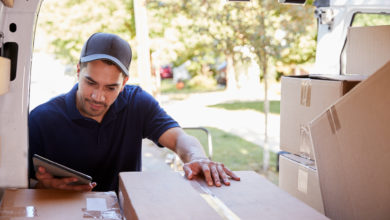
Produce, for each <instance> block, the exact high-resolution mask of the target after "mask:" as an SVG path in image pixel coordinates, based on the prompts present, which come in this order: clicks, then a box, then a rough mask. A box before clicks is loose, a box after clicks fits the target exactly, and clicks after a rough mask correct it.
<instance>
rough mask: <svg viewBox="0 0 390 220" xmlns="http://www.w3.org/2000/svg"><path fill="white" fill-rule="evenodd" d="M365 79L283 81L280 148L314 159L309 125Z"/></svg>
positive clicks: (325, 77) (324, 77)
mask: <svg viewBox="0 0 390 220" xmlns="http://www.w3.org/2000/svg"><path fill="white" fill-rule="evenodd" d="M366 77H367V76H362V75H359V76H356V75H354V76H347V75H340V76H336V75H309V76H289V77H283V78H282V91H281V93H282V97H281V103H280V149H281V150H283V151H287V152H290V153H293V154H297V155H300V156H302V157H305V158H310V159H312V160H314V154H313V149H312V146H311V142H310V138H309V136H310V135H309V128H308V123H309V122H310V121H311V120H312V119H314V117H315V116H317V115H318V114H320V113H321V112H322V111H324V110H325V109H326V108H327V107H329V106H330V105H331V104H333V103H334V102H335V101H336V100H337V99H339V98H340V97H342V96H343V95H344V94H345V93H347V92H348V91H349V90H350V89H351V88H353V87H354V86H355V85H356V84H357V83H359V82H360V81H361V80H363V79H364V78H366Z"/></svg>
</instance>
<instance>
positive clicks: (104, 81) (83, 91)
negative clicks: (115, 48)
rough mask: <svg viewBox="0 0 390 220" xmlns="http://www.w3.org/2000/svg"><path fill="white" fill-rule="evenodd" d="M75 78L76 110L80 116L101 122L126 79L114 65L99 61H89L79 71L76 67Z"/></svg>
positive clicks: (78, 67)
mask: <svg viewBox="0 0 390 220" xmlns="http://www.w3.org/2000/svg"><path fill="white" fill-rule="evenodd" d="M77 76H78V80H79V88H78V90H77V94H76V106H77V109H78V110H79V111H80V113H81V115H83V116H85V117H88V118H92V119H94V120H96V121H98V122H101V121H102V120H103V117H104V115H105V114H106V112H107V111H108V109H109V107H110V106H111V104H112V103H114V101H115V100H116V98H117V97H118V95H119V93H120V92H121V91H122V90H123V87H124V86H125V84H126V81H127V80H128V77H124V76H123V74H122V73H121V71H120V70H119V68H118V67H117V66H116V65H110V64H107V63H105V62H103V61H101V60H95V61H91V62H89V63H88V64H87V66H86V67H84V68H83V69H81V70H80V66H79V65H78V66H77Z"/></svg>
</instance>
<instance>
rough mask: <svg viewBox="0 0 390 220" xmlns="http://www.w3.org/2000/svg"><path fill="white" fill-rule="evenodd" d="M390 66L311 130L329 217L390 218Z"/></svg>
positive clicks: (327, 114) (340, 103)
mask: <svg viewBox="0 0 390 220" xmlns="http://www.w3.org/2000/svg"><path fill="white" fill-rule="evenodd" d="M389 109H390V62H389V63H387V64H386V65H385V66H383V67H382V68H380V69H379V70H378V71H377V72H376V73H374V74H373V75H371V76H370V77H369V78H368V79H366V80H365V81H363V82H361V83H360V84H359V85H357V86H356V87H355V88H354V89H352V91H350V92H349V93H348V94H347V95H345V96H344V97H342V98H341V99H340V100H338V101H337V102H336V103H335V104H334V105H332V106H331V107H329V108H328V109H327V110H326V111H325V112H324V113H322V114H321V115H320V116H319V117H317V118H316V119H315V120H313V121H312V122H311V124H310V131H311V138H312V143H313V146H314V150H315V156H316V164H317V169H318V175H319V179H320V187H321V192H322V198H323V200H324V208H325V214H326V215H327V216H328V217H330V218H331V219H389V217H390V208H389V207H390V190H389V189H390V175H389V167H390V111H389Z"/></svg>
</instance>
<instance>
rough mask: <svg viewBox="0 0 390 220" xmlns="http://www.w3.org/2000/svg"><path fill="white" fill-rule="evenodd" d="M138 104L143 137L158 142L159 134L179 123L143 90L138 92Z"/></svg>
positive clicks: (177, 125)
mask: <svg viewBox="0 0 390 220" xmlns="http://www.w3.org/2000/svg"><path fill="white" fill-rule="evenodd" d="M138 97H139V102H141V103H139V104H140V105H139V106H142V108H141V109H140V111H141V112H142V114H141V115H143V119H142V120H143V138H148V139H150V140H152V141H153V142H154V143H156V144H157V145H158V146H160V147H162V146H161V145H160V144H159V143H158V139H159V138H160V136H161V135H162V134H163V133H164V132H165V131H167V130H168V129H170V128H173V127H179V124H178V123H177V122H176V121H175V120H174V119H173V118H172V117H171V116H169V115H168V114H167V113H166V112H165V111H164V109H163V108H161V107H160V105H159V103H158V102H157V100H156V99H154V98H153V97H152V96H151V95H150V94H148V93H147V92H145V91H141V92H140V93H139V96H138Z"/></svg>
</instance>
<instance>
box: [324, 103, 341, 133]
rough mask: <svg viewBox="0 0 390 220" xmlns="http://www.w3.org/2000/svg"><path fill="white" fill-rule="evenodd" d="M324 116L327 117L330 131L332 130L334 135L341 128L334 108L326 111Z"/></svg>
mask: <svg viewBox="0 0 390 220" xmlns="http://www.w3.org/2000/svg"><path fill="white" fill-rule="evenodd" d="M326 115H327V117H328V121H329V124H330V129H331V130H332V133H333V134H335V133H336V132H337V131H338V130H339V129H340V128H341V125H340V120H339V117H338V116H337V111H336V108H335V107H334V106H332V107H330V109H328V111H326Z"/></svg>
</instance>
